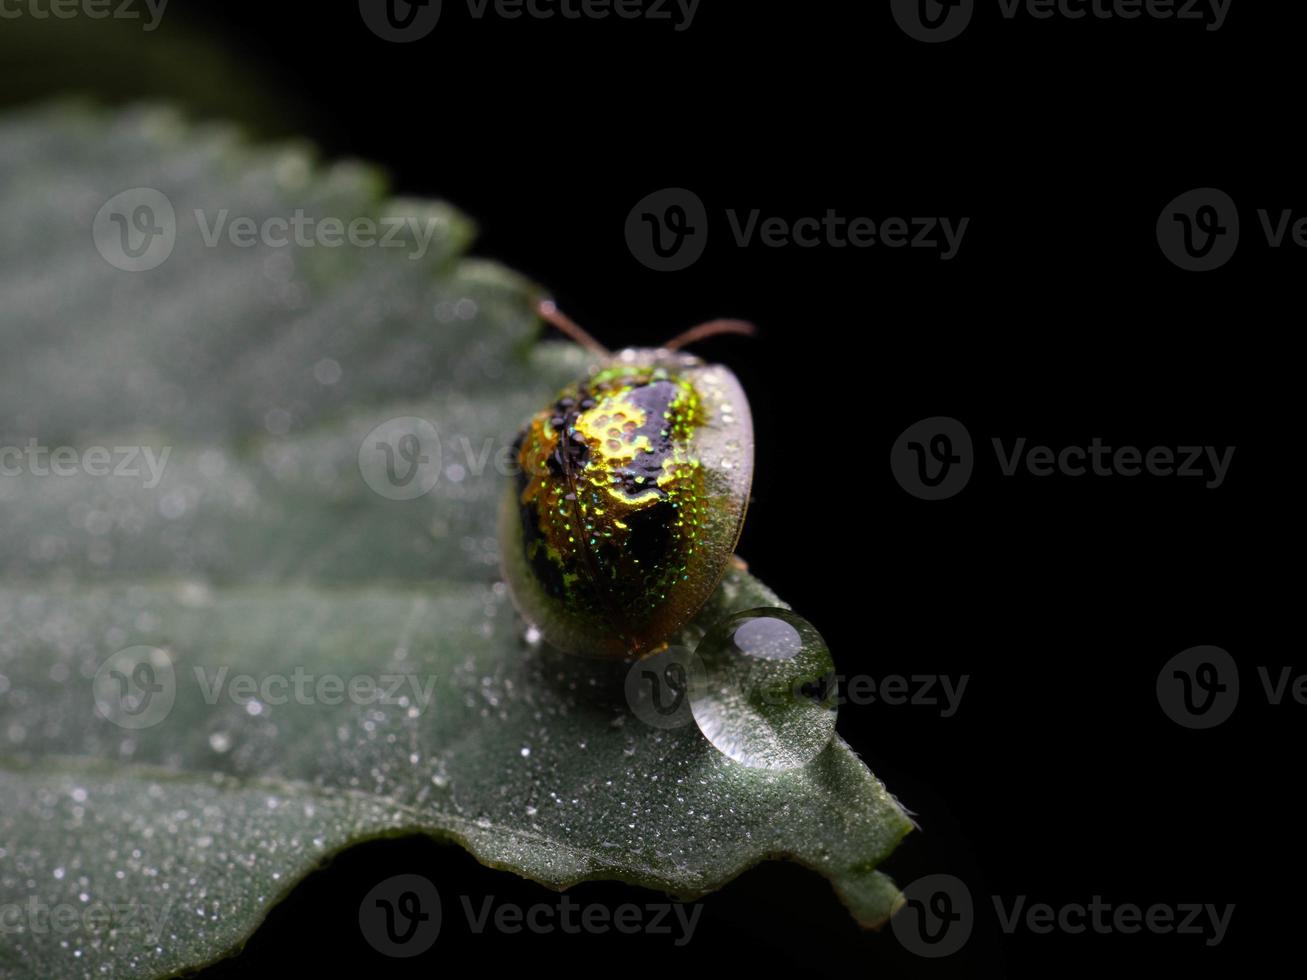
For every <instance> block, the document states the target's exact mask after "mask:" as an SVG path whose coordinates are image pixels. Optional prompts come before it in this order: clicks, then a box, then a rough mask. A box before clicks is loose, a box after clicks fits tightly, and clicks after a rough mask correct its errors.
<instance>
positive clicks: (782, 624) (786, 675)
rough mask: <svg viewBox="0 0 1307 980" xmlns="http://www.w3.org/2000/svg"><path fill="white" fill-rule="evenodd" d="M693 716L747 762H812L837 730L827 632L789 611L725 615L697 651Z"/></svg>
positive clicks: (712, 738)
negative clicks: (824, 633)
mask: <svg viewBox="0 0 1307 980" xmlns="http://www.w3.org/2000/svg"><path fill="white" fill-rule="evenodd" d="M695 655H696V657H695V659H696V661H697V662H696V664H695V669H694V672H693V675H692V677H691V684H690V710H691V712H692V713H693V714H694V720H695V722H696V723H697V724H698V726H699V730H700V731H701V732H703V734H704V737H705V738H707V739H708V741H709V742H711V743H712V744H713V745H714V746H715V747H716V748H717V749H718V750H719V751H720V752H722V753H723V754H724V755H727V756H729V757H730V758H732V759H734V760H735V761H736V762H741V763H743V764H744V765H746V766H753V767H756V768H763V769H790V768H794V767H796V766H802V765H805V764H806V763H808V762H810V761H811V760H812V759H813V758H814V757H815V756H816V755H817V753H819V752H821V750H822V749H824V748H825V747H826V746H827V745H828V744H829V743H830V740H831V736H832V735H834V733H835V712H836V702H837V690H836V689H837V684H836V679H835V662H834V661H833V660H832V659H831V655H830V650H829V649H828V648H827V646H826V641H825V640H823V639H822V638H821V634H820V633H818V632H817V630H816V629H814V628H813V626H812V624H811V623H809V622H808V621H807V620H806V619H804V618H803V617H801V616H796V615H795V614H794V613H792V612H790V611H789V610H788V609H749V610H746V611H744V612H740V613H736V614H735V615H733V616H729V617H727V618H726V619H724V620H722V621H721V622H720V623H718V624H717V625H716V626H714V627H713V628H712V629H711V630H709V631H708V633H707V635H706V636H705V637H704V638H703V640H702V642H701V643H700V644H699V648H698V650H696V651H695Z"/></svg>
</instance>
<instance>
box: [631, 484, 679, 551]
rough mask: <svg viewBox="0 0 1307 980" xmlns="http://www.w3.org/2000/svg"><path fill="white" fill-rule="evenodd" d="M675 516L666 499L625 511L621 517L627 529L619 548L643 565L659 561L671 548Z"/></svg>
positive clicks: (674, 509) (674, 510)
mask: <svg viewBox="0 0 1307 980" xmlns="http://www.w3.org/2000/svg"><path fill="white" fill-rule="evenodd" d="M675 519H676V508H675V507H673V506H672V505H671V503H669V502H668V501H666V500H662V501H659V502H658V503H656V504H651V505H650V506H648V507H644V508H641V509H640V510H637V511H635V512H634V513H632V514H628V515H627V516H626V518H625V519H624V520H625V523H626V526H627V527H629V528H630V529H631V530H630V533H629V534H628V535H627V538H626V547H625V548H624V549H623V550H624V552H625V553H626V555H627V556H628V557H630V558H633V559H635V560H636V561H638V562H639V563H640V564H641V566H643V567H645V568H651V567H654V566H657V565H658V564H660V563H661V562H662V561H663V560H664V559H666V557H667V553H668V551H669V550H670V549H671V546H672V523H673V522H674V521H675Z"/></svg>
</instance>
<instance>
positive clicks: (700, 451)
mask: <svg viewBox="0 0 1307 980" xmlns="http://www.w3.org/2000/svg"><path fill="white" fill-rule="evenodd" d="M540 315H541V316H542V317H543V318H544V319H545V320H546V321H547V322H548V323H550V324H552V325H554V326H556V327H557V328H558V329H560V330H561V331H563V332H564V333H565V334H567V335H568V336H569V337H571V338H572V339H573V340H575V341H576V342H577V343H579V344H580V345H582V346H583V347H584V348H585V349H586V350H588V351H589V352H591V353H592V354H593V355H594V357H595V361H594V363H593V365H592V366H591V368H590V369H589V370H588V371H587V373H586V374H585V376H584V377H582V378H581V379H579V380H578V381H577V382H575V383H574V384H571V385H569V386H567V387H566V388H565V389H564V390H563V391H561V392H559V394H558V396H557V397H556V398H555V399H554V401H553V402H552V403H551V404H549V405H547V406H546V407H544V408H543V409H541V410H540V411H539V412H537V413H536V414H535V415H534V416H533V417H532V418H531V420H530V421H529V422H528V423H527V425H526V427H525V428H524V429H523V430H522V433H521V435H520V436H519V437H518V440H517V443H516V446H515V451H516V454H517V461H518V464H519V469H518V473H517V476H516V478H515V479H514V481H513V482H512V485H511V486H510V487H509V488H508V490H507V491H506V493H505V495H504V499H503V505H502V508H501V512H500V531H499V540H500V548H501V555H502V560H503V569H504V577H505V580H506V581H507V583H508V586H509V588H510V590H511V592H512V595H513V599H514V602H515V603H516V605H517V608H518V610H519V611H520V612H521V613H522V616H523V617H524V618H525V619H526V621H527V622H528V623H529V624H531V625H532V626H534V627H536V628H537V629H538V630H539V631H540V633H541V635H542V637H543V639H544V640H545V641H546V642H548V643H550V644H552V645H553V646H555V647H558V648H559V649H562V650H565V651H567V652H569V653H575V654H581V655H583V656H593V657H609V658H627V657H638V656H642V655H645V654H648V653H650V652H651V651H654V650H657V649H660V648H661V647H662V646H663V645H665V643H666V641H667V640H668V638H669V637H671V636H672V635H673V634H674V633H676V631H677V630H679V629H680V628H681V627H682V626H684V625H685V624H686V623H687V622H689V620H690V619H691V618H692V617H693V616H694V614H695V613H697V612H698V611H699V609H700V607H702V606H703V604H704V602H705V601H706V600H707V599H708V597H709V596H710V595H711V594H712V592H713V590H714V589H715V588H716V587H717V584H718V583H719V582H720V581H721V578H722V575H723V573H724V572H725V571H726V568H727V566H728V564H729V563H730V562H731V559H732V555H733V554H734V551H735V545H736V543H737V542H738V540H739V537H740V530H741V528H742V527H743V525H744V514H745V510H746V507H747V505H748V500H749V487H750V484H751V482H752V479H753V422H752V418H751V416H750V414H749V403H748V400H747V399H746V398H745V396H744V391H743V390H742V389H741V387H740V383H739V382H738V381H737V380H736V378H735V375H734V374H732V373H731V372H730V371H729V370H727V369H726V368H724V367H722V366H721V365H717V364H708V363H705V362H704V361H702V360H700V359H699V358H698V357H695V356H693V355H692V354H687V353H685V352H684V351H682V350H681V347H683V346H684V345H686V344H688V343H691V342H693V341H697V340H701V339H703V338H705V337H709V336H713V335H715V334H720V333H752V332H753V328H752V326H750V325H749V324H747V323H743V322H741V321H738V320H714V321H712V322H710V323H705V324H702V325H700V326H698V327H694V328H692V329H690V330H687V331H685V332H684V333H682V334H681V335H679V336H678V337H676V338H675V339H674V340H672V341H669V342H668V343H666V344H664V345H663V346H661V347H656V348H629V349H627V350H622V351H618V352H616V353H610V352H609V351H607V350H605V349H604V348H603V347H602V346H600V345H599V343H598V342H597V341H595V340H594V339H593V338H592V337H590V335H589V334H587V333H586V332H585V331H584V330H582V329H581V328H580V327H578V326H577V325H576V324H575V323H573V322H572V321H571V320H570V319H568V318H567V317H566V316H564V315H563V314H562V313H561V312H560V311H559V310H558V309H557V307H556V306H555V305H554V304H553V303H552V302H549V301H546V302H543V303H541V304H540Z"/></svg>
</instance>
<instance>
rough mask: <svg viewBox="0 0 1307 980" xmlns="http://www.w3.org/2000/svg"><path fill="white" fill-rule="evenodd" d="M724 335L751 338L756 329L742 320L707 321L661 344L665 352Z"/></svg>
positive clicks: (755, 333) (754, 334)
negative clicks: (729, 334)
mask: <svg viewBox="0 0 1307 980" xmlns="http://www.w3.org/2000/svg"><path fill="white" fill-rule="evenodd" d="M724 333H734V334H740V335H742V336H745V337H753V336H756V335H757V333H758V328H757V327H755V326H754V325H753V324H752V323H748V322H746V321H744V320H709V321H708V322H707V323H701V324H699V325H698V326H697V327H691V328H690V329H689V330H686V331H685V332H684V333H681V334H677V335H676V336H675V337H673V338H672V339H671V340H669V341H668V342H667V343H665V344H663V347H665V348H666V349H667V350H680V349H681V348H682V347H684V346H685V345H686V344H694V343H697V342H698V341H700V340H706V339H707V338H709V337H716V336H718V335H719V334H724Z"/></svg>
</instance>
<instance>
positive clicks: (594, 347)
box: [536, 299, 613, 357]
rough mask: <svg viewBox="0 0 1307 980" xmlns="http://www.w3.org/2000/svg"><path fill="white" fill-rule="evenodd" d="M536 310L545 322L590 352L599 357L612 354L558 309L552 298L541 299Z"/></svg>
mask: <svg viewBox="0 0 1307 980" xmlns="http://www.w3.org/2000/svg"><path fill="white" fill-rule="evenodd" d="M536 312H537V313H539V314H540V319H542V320H544V321H545V323H547V324H549V325H550V326H552V327H553V328H554V329H556V330H558V331H559V332H560V333H563V334H565V335H566V336H568V337H569V338H571V339H572V340H574V341H576V342H577V343H578V344H580V345H581V346H582V347H584V348H585V349H586V350H588V351H590V353H592V354H598V355H599V356H600V357H612V356H613V355H612V352H611V351H609V350H608V348H607V347H605V346H604V345H603V344H601V343H599V341H597V340H595V339H594V338H593V337H591V336H590V335H589V334H588V333H586V332H585V331H584V330H582V329H581V327H579V326H578V325H577V324H576V323H575V322H574V321H573V320H572V318H571V317H569V316H568V315H567V314H566V313H564V312H563V311H562V310H560V309H559V308H558V304H556V303H555V302H554V301H553V300H552V299H545V300H541V301H540V303H539V304H538V305H537V306H536Z"/></svg>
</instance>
